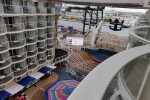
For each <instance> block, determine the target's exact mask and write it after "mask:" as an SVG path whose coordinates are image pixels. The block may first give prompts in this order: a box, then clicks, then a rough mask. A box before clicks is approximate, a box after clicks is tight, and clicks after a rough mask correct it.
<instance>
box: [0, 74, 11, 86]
mask: <svg viewBox="0 0 150 100" xmlns="http://www.w3.org/2000/svg"><path fill="white" fill-rule="evenodd" d="M13 77H14V74H13V73H9V74H2V75H0V85H3V84H5V83H7V82H9V81H10V80H12V79H13Z"/></svg>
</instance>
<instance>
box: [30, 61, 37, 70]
mask: <svg viewBox="0 0 150 100" xmlns="http://www.w3.org/2000/svg"><path fill="white" fill-rule="evenodd" d="M36 67H37V62H36V63H32V62H31V63H29V65H28V70H31V69H34V68H36Z"/></svg>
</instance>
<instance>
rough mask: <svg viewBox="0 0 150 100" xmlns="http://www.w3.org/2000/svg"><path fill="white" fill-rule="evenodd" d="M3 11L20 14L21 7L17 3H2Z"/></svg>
mask: <svg viewBox="0 0 150 100" xmlns="http://www.w3.org/2000/svg"><path fill="white" fill-rule="evenodd" d="M3 9H4V13H12V14H21V13H22V8H21V6H17V5H3Z"/></svg>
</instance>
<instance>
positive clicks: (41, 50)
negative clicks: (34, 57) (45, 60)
mask: <svg viewBox="0 0 150 100" xmlns="http://www.w3.org/2000/svg"><path fill="white" fill-rule="evenodd" d="M46 49H47V48H46V46H44V47H39V48H38V52H44V51H45V50H46Z"/></svg>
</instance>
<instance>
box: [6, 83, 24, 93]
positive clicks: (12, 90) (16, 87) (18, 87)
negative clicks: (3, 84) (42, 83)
mask: <svg viewBox="0 0 150 100" xmlns="http://www.w3.org/2000/svg"><path fill="white" fill-rule="evenodd" d="M23 88H24V86H22V85H20V84H15V85H13V86H11V87H9V88H7V89H6V90H5V91H7V92H9V93H10V94H11V95H14V94H16V93H18V92H19V91H21V90H22V89H23Z"/></svg>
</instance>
